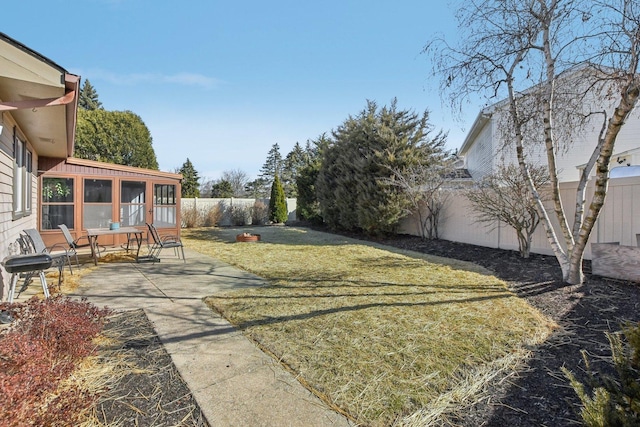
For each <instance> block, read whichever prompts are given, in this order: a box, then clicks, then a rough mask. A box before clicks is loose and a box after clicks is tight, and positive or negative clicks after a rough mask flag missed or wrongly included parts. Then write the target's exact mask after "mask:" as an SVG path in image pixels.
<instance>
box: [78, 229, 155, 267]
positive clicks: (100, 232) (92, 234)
mask: <svg viewBox="0 0 640 427" xmlns="http://www.w3.org/2000/svg"><path fill="white" fill-rule="evenodd" d="M117 234H126V235H127V252H128V251H129V242H130V241H131V236H133V238H134V239H135V241H136V243H137V245H138V247H137V249H136V260H137V259H138V257H139V255H140V247H141V246H142V230H139V229H137V228H135V227H121V228H116V229H113V230H112V229H110V228H87V238H88V239H89V246H90V247H91V257H92V258H93V263H94V264H95V265H98V257H99V256H100V247H99V246H98V237H99V236H113V235H117Z"/></svg>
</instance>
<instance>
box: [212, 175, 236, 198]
mask: <svg viewBox="0 0 640 427" xmlns="http://www.w3.org/2000/svg"><path fill="white" fill-rule="evenodd" d="M211 197H214V198H220V199H228V198H230V197H233V185H232V184H231V183H230V182H229V181H226V180H224V179H221V180H220V181H218V182H216V183H215V184H213V185H212V186H211Z"/></svg>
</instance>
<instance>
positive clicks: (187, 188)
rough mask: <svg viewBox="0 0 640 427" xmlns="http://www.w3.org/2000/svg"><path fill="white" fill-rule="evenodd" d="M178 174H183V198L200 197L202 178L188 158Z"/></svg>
mask: <svg viewBox="0 0 640 427" xmlns="http://www.w3.org/2000/svg"><path fill="white" fill-rule="evenodd" d="M178 173H180V174H182V197H200V183H199V182H198V181H200V177H198V171H196V168H195V167H193V163H191V160H189V158H188V157H187V161H186V162H184V163H183V164H182V167H181V168H180V170H179V171H178Z"/></svg>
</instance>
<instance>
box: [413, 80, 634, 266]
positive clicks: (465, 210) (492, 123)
mask: <svg viewBox="0 0 640 427" xmlns="http://www.w3.org/2000/svg"><path fill="white" fill-rule="evenodd" d="M582 71H583V70H580V69H578V70H577V72H576V73H574V74H569V75H568V76H567V77H566V78H572V76H578V77H579V73H580V72H582ZM573 82H577V83H576V84H583V83H584V82H586V80H585V79H583V80H580V79H579V78H578V79H577V80H573ZM584 84H587V83H584ZM534 90H535V88H532V89H529V91H527V92H529V93H532V92H533V91H534ZM532 98H534V102H535V97H532ZM583 102H584V105H583V107H582V108H583V110H582V111H586V110H592V111H597V110H602V108H603V105H602V103H603V102H607V100H606V97H602V98H597V97H595V96H593V97H591V98H590V101H589V100H585V101H583ZM589 103H590V104H589ZM588 104H589V105H588ZM607 107H609V106H607ZM507 108H508V105H507V102H506V101H500V102H497V103H495V104H493V105H491V106H488V107H486V108H484V109H482V111H480V113H479V114H478V116H477V117H476V119H475V121H474V122H473V125H472V126H471V128H470V130H469V133H468V134H467V136H466V138H465V139H464V142H463V143H462V145H461V147H460V149H459V151H458V160H457V161H456V167H457V168H459V170H460V173H464V174H468V175H466V176H470V177H471V178H472V180H473V181H479V180H481V179H482V178H483V177H485V176H487V175H489V174H491V173H493V172H496V171H497V169H498V167H499V166H500V165H508V164H517V157H516V152H515V143H511V144H504V142H503V141H504V138H503V137H502V133H503V131H504V129H505V123H507V122H508V117H507V113H508V111H507ZM609 111H611V109H609ZM602 118H603V116H602V115H593V116H591V118H590V121H589V122H587V124H586V125H585V126H584V128H583V130H582V132H576V133H574V134H573V135H572V138H573V139H572V141H571V144H568V145H567V146H566V147H563V148H561V149H560V150H558V151H557V152H556V156H557V167H558V179H559V183H560V194H561V198H562V200H563V201H564V207H565V210H566V213H567V217H568V218H570V219H571V218H573V215H574V211H573V210H574V209H575V199H576V189H577V181H578V180H579V178H580V175H581V172H582V170H583V169H584V167H585V165H586V163H587V162H588V161H589V158H590V156H591V153H592V152H593V149H594V147H595V145H596V143H597V141H598V136H599V132H600V129H601V126H602V123H603V121H602ZM559 132H561V131H559ZM639 135H640V112H639V111H635V112H634V113H632V115H631V116H630V117H628V119H627V122H626V123H625V125H624V127H623V128H622V130H621V132H620V133H619V135H618V137H617V140H616V144H615V151H614V154H613V156H612V158H611V163H610V169H611V173H610V177H611V178H612V179H610V180H609V190H608V193H607V199H606V202H605V205H604V207H603V209H602V211H601V212H600V217H599V219H598V221H597V222H596V225H595V227H594V230H593V232H592V233H591V239H590V242H591V243H600V242H620V244H621V245H631V246H636V234H639V233H640V137H639ZM525 155H526V157H527V161H528V162H530V163H532V164H538V165H547V155H546V150H545V147H544V145H543V144H542V143H537V144H528V145H527V146H526V148H525ZM592 175H593V172H592ZM468 181H469V180H468V179H467V180H465V182H464V183H461V184H467V185H468V184H469V182H468ZM456 183H460V181H459V180H458V179H456ZM454 187H455V186H454ZM457 187H461V186H457ZM456 191H458V192H456ZM592 194H593V185H589V186H588V187H587V200H589V198H590V197H591V195H592ZM449 196H450V197H449V199H448V202H447V205H446V206H445V208H444V209H443V210H442V212H441V216H440V224H439V237H441V238H443V239H446V240H451V241H456V242H463V243H470V244H474V245H478V246H487V247H493V248H502V249H512V250H517V249H518V241H517V238H516V234H515V232H514V231H513V230H512V229H511V228H510V227H508V226H506V225H505V224H502V223H496V224H494V227H486V226H485V225H482V224H479V223H477V221H476V218H475V216H474V209H473V206H471V205H470V203H469V202H468V201H467V200H466V198H465V197H464V196H463V194H462V193H461V192H460V190H452V191H451V194H450V195H449ZM552 217H553V215H552ZM552 221H554V222H555V218H553V219H552ZM414 222H415V220H414V219H412V218H408V219H407V220H405V221H404V222H403V223H402V225H401V227H402V228H401V231H402V232H406V233H410V234H419V233H418V232H417V231H416V230H415V225H413V224H414ZM532 252H535V253H542V254H547V255H552V254H553V252H552V250H551V247H550V246H549V243H548V240H547V238H546V235H545V233H544V229H543V227H542V225H541V226H539V227H538V229H537V230H536V232H535V234H534V236H533V241H532ZM585 258H586V259H591V251H590V245H587V250H586V252H585Z"/></svg>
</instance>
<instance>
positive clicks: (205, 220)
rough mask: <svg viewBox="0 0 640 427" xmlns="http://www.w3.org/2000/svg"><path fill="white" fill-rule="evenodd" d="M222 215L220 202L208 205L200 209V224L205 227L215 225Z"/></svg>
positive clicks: (222, 210) (218, 222)
mask: <svg viewBox="0 0 640 427" xmlns="http://www.w3.org/2000/svg"><path fill="white" fill-rule="evenodd" d="M223 216H224V209H223V207H222V206H221V204H217V205H213V206H209V207H208V208H205V209H204V210H203V211H202V225H204V226H205V227H215V226H216V225H218V224H220V221H221V220H222V217H223Z"/></svg>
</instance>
